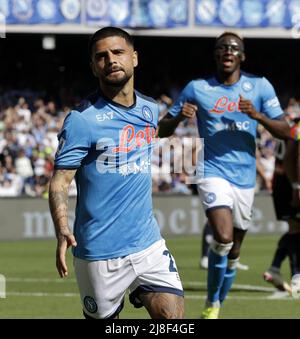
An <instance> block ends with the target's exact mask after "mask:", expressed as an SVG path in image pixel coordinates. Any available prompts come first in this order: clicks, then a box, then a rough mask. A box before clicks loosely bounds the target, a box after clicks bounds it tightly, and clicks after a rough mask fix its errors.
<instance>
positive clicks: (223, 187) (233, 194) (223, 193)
mask: <svg viewBox="0 0 300 339" xmlns="http://www.w3.org/2000/svg"><path fill="white" fill-rule="evenodd" d="M254 190H255V189H254V188H247V189H242V188H239V187H237V186H234V185H232V184H231V183H230V182H228V181H227V180H225V179H222V178H215V177H211V178H205V179H203V180H201V183H200V184H199V185H198V192H199V195H200V198H201V200H202V204H203V208H204V211H205V212H206V214H207V212H208V211H210V210H212V209H216V208H221V207H225V208H230V209H231V211H232V216H233V226H234V227H235V228H238V229H241V230H244V231H246V230H248V228H249V226H250V222H251V216H252V205H253V200H254Z"/></svg>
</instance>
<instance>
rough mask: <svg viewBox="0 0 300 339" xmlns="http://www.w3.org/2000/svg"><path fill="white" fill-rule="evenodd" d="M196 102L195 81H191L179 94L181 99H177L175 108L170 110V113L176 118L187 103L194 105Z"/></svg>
mask: <svg viewBox="0 0 300 339" xmlns="http://www.w3.org/2000/svg"><path fill="white" fill-rule="evenodd" d="M194 101H195V97H194V84H193V81H191V82H189V83H188V84H187V85H186V86H185V88H184V89H183V90H182V92H181V93H180V94H179V97H178V98H177V100H176V101H175V103H174V104H173V106H172V107H171V108H170V109H169V111H168V113H170V114H171V115H173V116H174V117H175V116H177V115H178V114H179V113H180V111H181V108H182V106H183V104H184V103H185V102H190V103H193V102H194Z"/></svg>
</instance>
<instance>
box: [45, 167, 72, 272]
mask: <svg viewBox="0 0 300 339" xmlns="http://www.w3.org/2000/svg"><path fill="white" fill-rule="evenodd" d="M75 173H76V170H55V171H54V174H53V177H52V179H51V182H50V187H49V207H50V212H51V216H52V220H53V223H54V227H55V234H56V238H57V248H56V268H57V271H58V273H59V275H60V276H61V277H62V278H63V277H66V276H67V275H68V268H67V265H66V259H65V256H66V252H67V249H68V248H69V247H70V246H74V247H75V246H76V245H77V244H76V240H75V237H74V235H73V234H72V232H71V230H70V228H69V224H68V192H69V187H70V184H71V182H72V180H73V178H74V176H75Z"/></svg>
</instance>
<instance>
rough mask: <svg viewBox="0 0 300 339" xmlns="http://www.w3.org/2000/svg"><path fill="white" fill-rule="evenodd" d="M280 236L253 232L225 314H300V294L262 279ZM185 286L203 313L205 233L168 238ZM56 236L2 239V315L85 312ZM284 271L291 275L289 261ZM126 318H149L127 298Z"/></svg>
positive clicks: (189, 306)
mask: <svg viewBox="0 0 300 339" xmlns="http://www.w3.org/2000/svg"><path fill="white" fill-rule="evenodd" d="M278 238H279V236H259V235H258V236H248V237H246V240H245V243H244V248H243V251H242V260H241V261H242V262H243V263H245V264H248V265H249V266H250V270H249V271H238V276H237V279H236V282H235V285H234V289H233V290H232V291H231V293H230V295H229V298H228V300H227V301H226V303H225V304H224V307H223V308H222V311H221V318H223V319H226V318H231V319H234V318H244V319H245V318H246V319H254V318H256V319H257V318H273V319H274V318H277V319H278V318H300V311H299V310H300V300H293V299H292V298H291V297H289V296H287V295H285V294H284V293H277V292H276V291H275V290H274V289H272V286H270V285H269V284H267V283H265V282H264V281H263V280H262V273H263V271H264V270H265V269H266V268H267V267H268V266H269V264H270V261H271V257H272V255H273V252H274V249H275V246H276V242H277V240H278ZM167 245H168V247H169V249H170V251H171V252H172V254H173V256H174V257H175V259H176V263H177V266H178V270H179V273H180V276H181V279H182V281H183V284H184V288H185V309H186V312H185V314H186V318H188V319H198V318H199V315H200V312H201V310H202V308H203V304H204V300H205V295H206V292H205V286H206V284H205V281H206V271H204V270H200V269H199V252H200V237H199V236H194V237H178V238H170V239H167ZM55 247H56V242H55V241H52V240H50V241H25V242H1V243H0V274H2V275H4V276H5V278H6V298H5V299H4V298H2V299H0V318H2V319H3V318H27V319H28V318H82V313H81V305H80V300H79V295H78V290H77V285H76V282H75V277H74V273H73V270H72V257H71V254H70V253H69V255H68V265H69V268H70V271H71V272H70V276H69V277H68V278H67V279H65V280H62V279H60V278H59V277H58V275H57V273H56V269H55ZM282 272H283V275H284V277H285V278H286V280H287V281H289V280H290V276H289V269H288V262H287V260H286V262H285V263H284V266H283V270H282ZM121 318H123V319H141V318H144V319H145V318H146V319H147V318H149V317H148V314H147V313H146V311H145V310H144V309H134V308H133V306H132V305H131V304H130V303H129V301H128V297H126V300H125V308H124V310H123V312H122V313H121Z"/></svg>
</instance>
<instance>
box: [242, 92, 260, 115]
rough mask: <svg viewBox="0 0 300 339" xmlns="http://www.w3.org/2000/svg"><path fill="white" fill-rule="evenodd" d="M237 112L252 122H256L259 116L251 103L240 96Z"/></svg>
mask: <svg viewBox="0 0 300 339" xmlns="http://www.w3.org/2000/svg"><path fill="white" fill-rule="evenodd" d="M239 110H240V111H241V112H242V113H245V114H247V115H249V117H250V118H252V119H254V120H257V119H258V118H259V116H260V114H259V113H258V112H257V111H256V109H255V107H254V106H253V104H252V101H251V100H248V99H245V98H244V97H243V96H241V95H240V101H239Z"/></svg>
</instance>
